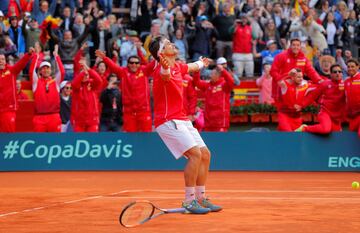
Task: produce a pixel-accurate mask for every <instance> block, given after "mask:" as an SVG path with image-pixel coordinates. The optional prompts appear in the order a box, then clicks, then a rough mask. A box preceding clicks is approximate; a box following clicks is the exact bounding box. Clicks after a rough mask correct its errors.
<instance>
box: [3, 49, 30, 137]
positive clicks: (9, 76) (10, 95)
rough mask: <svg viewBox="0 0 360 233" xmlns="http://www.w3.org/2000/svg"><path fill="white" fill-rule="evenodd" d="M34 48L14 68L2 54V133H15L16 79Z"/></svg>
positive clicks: (16, 107)
mask: <svg viewBox="0 0 360 233" xmlns="http://www.w3.org/2000/svg"><path fill="white" fill-rule="evenodd" d="M33 52H34V50H33V48H31V49H30V50H29V53H28V54H25V55H24V57H23V58H21V59H20V60H19V61H18V62H17V63H16V64H15V65H14V66H9V65H8V64H6V57H5V55H4V54H0V74H1V75H0V132H5V133H13V132H15V118H16V110H17V109H18V105H17V98H16V77H17V75H18V74H19V73H20V72H21V71H22V70H23V69H24V67H25V66H26V64H27V63H28V61H29V60H30V59H31V55H32V53H33Z"/></svg>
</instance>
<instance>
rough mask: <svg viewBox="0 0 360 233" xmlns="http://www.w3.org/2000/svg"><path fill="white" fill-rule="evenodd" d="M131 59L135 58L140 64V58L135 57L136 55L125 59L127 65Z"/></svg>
mask: <svg viewBox="0 0 360 233" xmlns="http://www.w3.org/2000/svg"><path fill="white" fill-rule="evenodd" d="M133 58H136V59H137V60H138V61H139V62H140V58H139V56H136V55H132V56H130V57H129V58H128V59H127V62H128V63H129V62H130V60H131V59H133Z"/></svg>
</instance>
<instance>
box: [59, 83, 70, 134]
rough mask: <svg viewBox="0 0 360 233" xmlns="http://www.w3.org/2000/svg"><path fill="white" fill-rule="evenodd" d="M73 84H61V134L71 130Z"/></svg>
mask: <svg viewBox="0 0 360 233" xmlns="http://www.w3.org/2000/svg"><path fill="white" fill-rule="evenodd" d="M70 115H71V83H70V82H69V81H62V82H61V83H60V118H61V132H62V133H64V132H69V131H70V130H71V123H70Z"/></svg>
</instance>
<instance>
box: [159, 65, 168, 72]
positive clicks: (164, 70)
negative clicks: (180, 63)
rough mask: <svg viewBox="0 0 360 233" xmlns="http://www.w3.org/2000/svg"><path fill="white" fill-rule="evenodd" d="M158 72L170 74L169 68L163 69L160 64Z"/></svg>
mask: <svg viewBox="0 0 360 233" xmlns="http://www.w3.org/2000/svg"><path fill="white" fill-rule="evenodd" d="M160 74H170V68H167V69H164V68H163V67H162V66H161V68H160Z"/></svg>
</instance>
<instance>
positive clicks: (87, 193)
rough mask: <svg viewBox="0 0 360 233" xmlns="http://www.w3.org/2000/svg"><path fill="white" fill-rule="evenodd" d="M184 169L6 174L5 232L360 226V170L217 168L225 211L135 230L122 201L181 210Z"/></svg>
mask: <svg viewBox="0 0 360 233" xmlns="http://www.w3.org/2000/svg"><path fill="white" fill-rule="evenodd" d="M182 177H183V176H182V173H181V172H1V173H0V232H1V233H3V232H4V233H18V232H19V233H20V232H21V233H23V232H35V233H42V232H51V233H57V232H70V233H73V232H86V233H89V232H96V233H99V232H100V233H102V232H106V233H109V232H111V233H112V232H141V233H158V232H160V233H165V232H169V233H170V232H186V233H188V232H199V233H207V232H216V233H222V232H226V233H227V232H248V233H266V232H284V233H285V232H286V233H294V232H311V233H313V232H316V233H319V232H324V233H325V232H326V233H335V232H336V233H342V232H344V233H352V232H354V233H358V232H360V207H359V206H360V205H359V204H360V189H357V190H354V189H352V188H351V183H352V181H355V180H357V181H360V173H335V172H334V173H325V172H321V173H309V172H308V173H305V172H303V173H289V172H212V173H211V174H210V177H209V183H208V186H207V190H208V195H209V196H210V197H211V199H212V200H213V201H214V202H216V203H218V204H220V205H222V206H223V207H224V210H223V211H222V212H219V213H210V214H207V215H201V216H199V215H197V216H195V215H189V214H169V215H163V216H160V217H158V218H155V219H153V220H151V221H149V222H147V223H145V224H143V225H141V226H139V227H136V228H124V227H122V226H121V225H120V224H119V222H118V216H119V213H120V211H121V209H122V207H123V206H125V205H126V204H127V203H129V202H130V201H133V200H138V199H146V200H150V201H152V202H154V203H155V204H156V205H158V206H159V207H162V208H177V207H179V206H180V203H181V200H182V198H183V191H182V187H183V179H182Z"/></svg>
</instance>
